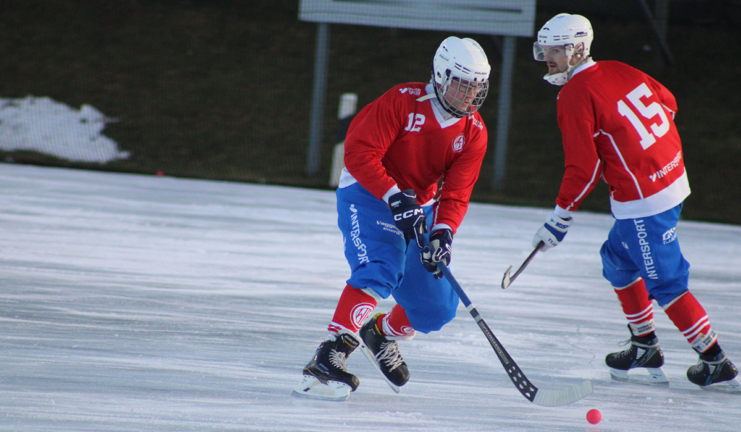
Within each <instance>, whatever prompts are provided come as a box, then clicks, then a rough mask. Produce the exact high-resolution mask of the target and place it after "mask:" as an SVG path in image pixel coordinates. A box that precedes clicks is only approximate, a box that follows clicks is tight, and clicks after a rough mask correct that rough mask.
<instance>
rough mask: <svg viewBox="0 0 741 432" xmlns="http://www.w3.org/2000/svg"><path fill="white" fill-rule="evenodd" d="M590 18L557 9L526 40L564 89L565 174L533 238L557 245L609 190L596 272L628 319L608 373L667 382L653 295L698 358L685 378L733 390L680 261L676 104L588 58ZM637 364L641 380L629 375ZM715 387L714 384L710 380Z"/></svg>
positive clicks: (640, 77)
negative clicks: (607, 225)
mask: <svg viewBox="0 0 741 432" xmlns="http://www.w3.org/2000/svg"><path fill="white" fill-rule="evenodd" d="M592 39H593V31H592V26H591V24H590V22H589V21H588V20H587V19H586V18H584V17H583V16H580V15H569V14H559V15H556V16H555V17H553V18H552V19H551V20H550V21H548V22H547V23H545V25H543V27H542V28H541V29H540V31H539V32H538V41H537V42H535V44H534V45H533V55H534V56H535V59H536V60H539V61H544V62H546V64H547V65H548V74H546V75H545V76H544V79H545V80H546V81H548V82H549V83H551V84H554V85H558V86H563V89H561V91H560V93H559V95H558V101H557V105H558V125H559V128H560V129H561V133H562V135H563V148H564V154H565V167H566V170H565V173H564V176H563V181H562V183H561V188H560V190H559V193H558V198H557V199H556V208H555V211H554V212H553V214H552V215H551V216H550V217H549V218H548V219H547V220H546V223H545V224H544V225H543V226H542V227H541V228H540V229H539V230H538V231H537V233H536V234H535V236H534V238H533V247H537V246H538V244H539V243H540V242H542V243H543V246H542V249H541V250H543V251H545V250H547V249H549V248H551V247H554V246H557V245H558V244H559V243H560V242H561V241H562V240H563V238H564V236H565V235H566V232H567V231H568V229H569V227H570V226H571V224H572V222H573V220H572V217H571V214H572V213H573V212H574V211H576V210H577V209H578V208H579V205H580V204H581V203H582V201H583V200H584V198H585V197H586V196H587V195H588V194H589V193H590V192H591V191H592V189H593V188H594V186H595V183H596V182H597V181H598V180H599V179H602V180H604V181H605V182H606V183H607V184H608V185H609V186H610V203H611V209H612V214H613V216H614V218H615V223H614V225H613V227H612V229H611V230H610V233H609V234H608V237H607V241H605V243H604V244H603V245H602V249H601V251H600V254H601V256H602V264H603V274H604V276H605V278H606V279H607V280H608V281H609V282H610V283H611V284H612V286H613V287H614V290H615V293H617V297H618V299H619V300H620V304H621V306H622V309H623V312H624V313H625V316H626V318H627V320H628V322H629V324H628V329H629V330H630V333H631V345H630V348H628V349H626V350H624V351H621V352H616V353H612V354H608V355H607V358H606V359H605V362H606V363H607V366H609V367H610V372H611V375H612V376H613V377H615V378H617V379H629V380H630V379H641V380H648V382H666V381H667V378H666V375H665V374H664V372H663V370H662V369H661V366H662V365H663V364H664V355H663V353H662V351H661V348H659V342H658V339H657V337H656V333H655V330H656V327H655V326H654V321H653V303H652V300H656V302H657V303H658V304H659V306H661V307H662V308H663V309H664V311H665V312H666V314H667V315H668V316H669V318H670V319H671V321H672V322H673V323H674V325H675V326H676V327H677V328H678V329H679V331H680V332H682V334H683V335H684V337H685V338H686V339H687V341H688V342H689V344H690V345H691V346H692V348H693V349H694V350H695V351H696V352H697V353H698V354H699V356H700V359H699V362H698V363H697V365H695V366H692V367H690V368H689V370H688V371H687V378H688V379H689V380H690V381H691V382H693V383H694V384H697V385H699V386H703V387H707V386H712V387H713V388H718V387H722V388H724V389H727V388H730V389H732V390H741V385H740V384H739V382H738V380H737V379H736V376H737V375H738V371H737V370H736V367H735V366H734V365H733V363H731V361H730V360H729V359H728V357H726V355H725V353H724V352H723V350H721V348H720V345H719V344H718V340H717V336H716V334H715V332H714V331H713V329H712V328H711V326H710V321H709V320H708V316H707V314H706V312H705V310H704V309H703V307H702V306H701V305H700V303H699V302H698V301H697V299H696V298H695V297H694V296H693V295H692V293H690V292H689V290H688V279H689V267H690V266H689V263H688V262H687V261H686V260H685V259H684V257H683V256H682V252H681V250H680V247H679V240H678V239H677V233H676V226H677V221H678V220H679V214H680V212H681V210H682V203H683V202H684V200H685V198H687V196H688V195H689V194H690V187H689V182H688V180H687V173H686V171H685V168H684V154H683V153H682V144H681V141H680V139H679V134H678V133H677V128H676V126H675V125H674V115H675V113H676V112H677V102H676V100H675V98H674V96H673V95H672V94H671V93H670V92H669V90H667V89H666V88H665V87H664V86H663V85H661V83H659V82H658V81H656V80H654V79H653V78H651V77H650V76H648V75H646V74H645V73H643V72H641V71H639V70H637V69H634V68H632V67H630V66H628V65H626V64H624V63H620V62H617V61H598V62H595V61H594V60H592V58H591V57H590V52H589V47H590V44H591V42H592ZM634 368H646V370H648V377H647V378H643V377H641V376H640V375H638V376H636V375H628V371H629V370H630V369H634ZM718 383H722V384H718Z"/></svg>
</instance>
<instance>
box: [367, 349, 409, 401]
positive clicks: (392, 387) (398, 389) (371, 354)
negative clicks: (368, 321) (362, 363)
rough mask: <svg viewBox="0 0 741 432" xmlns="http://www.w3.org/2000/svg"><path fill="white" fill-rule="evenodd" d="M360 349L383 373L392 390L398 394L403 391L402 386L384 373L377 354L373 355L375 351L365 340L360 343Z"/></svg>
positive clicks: (379, 371)
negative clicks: (390, 379)
mask: <svg viewBox="0 0 741 432" xmlns="http://www.w3.org/2000/svg"><path fill="white" fill-rule="evenodd" d="M360 351H362V352H363V355H365V358H367V359H368V361H369V362H371V364H372V365H373V367H375V368H376V370H377V371H378V373H380V374H381V376H382V377H383V380H384V381H386V384H388V385H389V387H391V390H393V391H394V392H395V393H397V394H398V393H399V392H401V387H399V386H398V385H396V384H394V383H392V382H391V381H389V379H388V378H386V375H384V374H383V371H382V370H381V366H380V365H379V364H378V360H376V356H374V355H373V351H371V350H370V348H368V347H367V346H366V345H365V343H364V342H361V343H360Z"/></svg>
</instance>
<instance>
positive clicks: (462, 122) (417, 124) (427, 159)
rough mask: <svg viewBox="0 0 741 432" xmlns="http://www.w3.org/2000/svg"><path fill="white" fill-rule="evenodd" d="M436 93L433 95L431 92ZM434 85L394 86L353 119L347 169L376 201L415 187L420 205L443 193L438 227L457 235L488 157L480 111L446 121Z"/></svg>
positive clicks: (438, 207)
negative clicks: (448, 228)
mask: <svg viewBox="0 0 741 432" xmlns="http://www.w3.org/2000/svg"><path fill="white" fill-rule="evenodd" d="M428 91H429V92H431V93H428ZM433 104H437V101H436V100H435V96H434V89H433V88H432V86H431V85H429V84H424V83H406V84H400V85H398V86H396V87H393V88H392V89H391V90H389V91H388V92H386V93H385V94H383V95H382V96H381V97H379V98H378V99H376V100H375V101H373V102H372V103H370V104H368V105H367V106H366V107H365V108H363V109H362V110H361V111H360V112H359V113H358V114H357V115H356V116H355V118H354V119H353V121H352V122H351V124H350V128H349V130H348V133H347V136H346V138H345V168H346V170H347V171H348V172H349V174H350V175H352V177H353V178H354V179H355V180H357V181H358V182H359V183H360V184H361V185H362V186H363V187H364V188H366V189H367V190H368V191H369V192H370V193H371V194H373V195H374V196H375V197H376V198H378V199H382V198H383V196H384V195H385V194H386V193H387V192H388V191H389V190H390V189H391V188H393V187H394V186H398V187H399V188H400V189H401V190H405V189H414V191H415V192H416V193H417V200H418V202H419V203H420V204H424V203H427V202H429V201H431V200H432V199H433V198H434V197H435V195H436V194H437V192H438V182H439V181H440V180H441V179H442V180H443V182H442V186H441V188H440V191H439V192H440V195H439V198H438V201H437V202H436V203H435V208H434V219H433V225H434V224H441V223H442V224H447V225H449V226H450V227H451V228H452V229H453V232H456V230H457V229H458V226H459V225H460V223H461V221H462V220H463V217H464V216H465V214H466V210H467V209H468V203H469V199H470V197H471V192H472V190H473V186H474V184H475V183H476V179H477V178H478V176H479V171H480V169H481V163H482V161H483V159H484V154H485V153H486V145H487V137H488V135H487V132H486V126H485V125H484V122H483V120H482V119H481V116H480V115H479V114H478V113H475V114H473V115H470V116H467V117H464V118H462V119H457V118H452V119H448V120H445V119H444V118H443V114H442V111H441V108H439V105H438V107H433Z"/></svg>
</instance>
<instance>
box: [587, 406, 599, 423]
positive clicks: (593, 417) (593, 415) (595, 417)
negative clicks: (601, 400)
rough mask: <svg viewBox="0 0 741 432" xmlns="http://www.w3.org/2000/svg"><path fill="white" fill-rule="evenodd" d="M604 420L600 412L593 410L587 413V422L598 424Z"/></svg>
mask: <svg viewBox="0 0 741 432" xmlns="http://www.w3.org/2000/svg"><path fill="white" fill-rule="evenodd" d="M600 420H602V413H601V412H599V410H596V409H591V410H589V411H588V412H587V421H588V422H589V423H591V424H597V423H599V422H600Z"/></svg>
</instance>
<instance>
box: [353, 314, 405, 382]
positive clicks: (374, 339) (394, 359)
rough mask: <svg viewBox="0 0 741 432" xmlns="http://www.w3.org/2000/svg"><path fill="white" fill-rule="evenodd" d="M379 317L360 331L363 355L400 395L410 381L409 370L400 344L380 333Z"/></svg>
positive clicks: (370, 321)
mask: <svg viewBox="0 0 741 432" xmlns="http://www.w3.org/2000/svg"><path fill="white" fill-rule="evenodd" d="M379 315H381V314H377V315H376V316H374V317H373V318H371V319H370V320H368V322H367V323H365V325H364V326H363V328H361V329H360V337H361V338H362V339H363V342H364V344H363V354H365V356H366V357H368V360H370V362H371V363H373V365H374V366H376V368H377V369H378V370H379V371H381V373H382V374H383V377H384V378H385V379H386V383H388V385H389V386H390V387H391V389H392V390H394V391H395V392H396V393H399V391H401V389H400V387H401V386H403V385H404V384H406V383H407V381H409V368H408V367H407V364H406V363H405V362H404V359H403V358H402V357H401V354H399V344H398V343H397V342H396V341H392V340H388V339H386V337H385V336H384V335H382V334H381V332H379V331H378V327H377V326H376V323H377V322H378V316H379Z"/></svg>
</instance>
